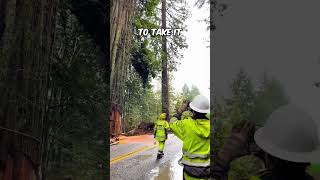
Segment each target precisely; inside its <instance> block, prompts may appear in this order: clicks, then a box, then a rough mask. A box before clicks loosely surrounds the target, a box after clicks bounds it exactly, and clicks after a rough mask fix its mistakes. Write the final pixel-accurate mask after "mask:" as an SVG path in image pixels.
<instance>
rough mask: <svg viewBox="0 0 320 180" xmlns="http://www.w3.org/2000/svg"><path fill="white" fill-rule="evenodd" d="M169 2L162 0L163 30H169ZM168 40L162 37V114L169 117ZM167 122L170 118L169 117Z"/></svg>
mask: <svg viewBox="0 0 320 180" xmlns="http://www.w3.org/2000/svg"><path fill="white" fill-rule="evenodd" d="M166 7H167V2H166V0H162V9H161V13H162V29H166V28H167V18H166V13H167V9H166ZM167 53H168V52H167V38H166V36H162V81H161V83H162V112H164V113H166V114H167V115H169V106H170V105H169V76H168V56H167ZM167 120H169V119H168V116H167Z"/></svg>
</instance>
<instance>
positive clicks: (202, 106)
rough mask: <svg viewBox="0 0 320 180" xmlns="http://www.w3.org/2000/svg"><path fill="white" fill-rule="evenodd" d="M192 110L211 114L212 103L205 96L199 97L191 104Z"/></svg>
mask: <svg viewBox="0 0 320 180" xmlns="http://www.w3.org/2000/svg"><path fill="white" fill-rule="evenodd" d="M189 106H190V108H191V109H193V110H194V111H196V112H199V113H208V112H210V103H209V100H208V98H206V97H205V96H203V95H197V96H196V97H194V98H193V100H192V102H191V103H190V104H189Z"/></svg>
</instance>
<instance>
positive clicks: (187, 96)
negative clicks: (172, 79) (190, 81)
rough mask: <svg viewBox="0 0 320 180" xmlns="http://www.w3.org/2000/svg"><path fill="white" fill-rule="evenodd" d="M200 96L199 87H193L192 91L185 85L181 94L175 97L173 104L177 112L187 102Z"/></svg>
mask: <svg viewBox="0 0 320 180" xmlns="http://www.w3.org/2000/svg"><path fill="white" fill-rule="evenodd" d="M199 94H200V91H199V89H198V87H197V86H195V85H192V86H191V90H190V89H189V87H188V85H187V84H184V85H183V87H182V89H181V93H177V94H176V95H175V97H174V99H175V100H174V102H173V104H174V108H175V110H178V109H179V108H181V106H183V105H184V104H185V103H186V102H188V101H189V102H190V101H192V99H193V98H194V97H195V96H197V95H199Z"/></svg>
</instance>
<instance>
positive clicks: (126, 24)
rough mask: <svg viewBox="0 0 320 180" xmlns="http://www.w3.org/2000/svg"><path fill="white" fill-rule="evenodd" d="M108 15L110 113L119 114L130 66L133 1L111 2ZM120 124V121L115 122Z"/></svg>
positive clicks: (121, 111) (122, 109) (121, 108)
mask: <svg viewBox="0 0 320 180" xmlns="http://www.w3.org/2000/svg"><path fill="white" fill-rule="evenodd" d="M111 2H112V4H111V13H110V23H111V24H110V25H111V31H110V59H111V62H110V63H111V75H110V89H111V91H110V95H111V97H110V99H111V106H112V108H111V109H112V111H113V112H111V113H113V114H114V113H121V114H123V111H124V107H123V105H124V102H123V100H124V97H123V96H124V95H125V88H124V86H125V80H126V78H127V77H126V70H127V67H128V65H129V64H130V63H129V62H130V61H129V60H130V57H129V53H130V49H131V42H132V25H133V23H132V22H133V20H132V19H133V15H134V14H133V13H134V7H135V6H134V3H135V1H134V0H117V1H111ZM116 121H117V122H120V121H121V120H116Z"/></svg>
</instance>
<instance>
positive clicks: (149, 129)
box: [126, 122, 154, 136]
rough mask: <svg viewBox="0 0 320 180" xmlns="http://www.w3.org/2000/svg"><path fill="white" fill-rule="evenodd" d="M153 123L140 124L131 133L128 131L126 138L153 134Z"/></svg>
mask: <svg viewBox="0 0 320 180" xmlns="http://www.w3.org/2000/svg"><path fill="white" fill-rule="evenodd" d="M153 128H154V123H150V122H148V123H147V122H141V123H140V124H139V126H138V127H137V128H135V129H133V130H131V131H129V132H128V133H127V134H126V135H127V136H136V135H144V134H153Z"/></svg>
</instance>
